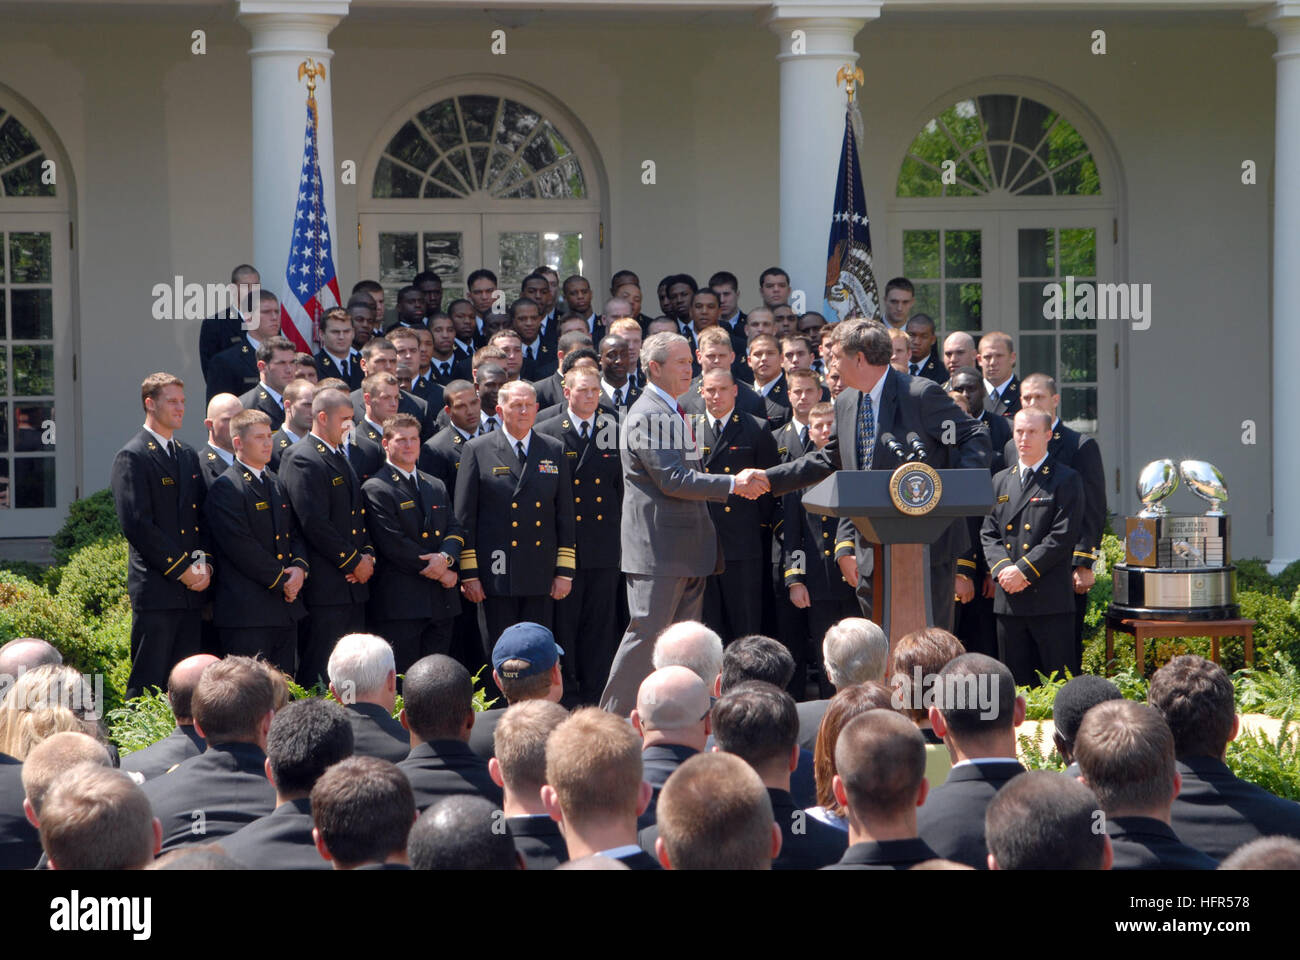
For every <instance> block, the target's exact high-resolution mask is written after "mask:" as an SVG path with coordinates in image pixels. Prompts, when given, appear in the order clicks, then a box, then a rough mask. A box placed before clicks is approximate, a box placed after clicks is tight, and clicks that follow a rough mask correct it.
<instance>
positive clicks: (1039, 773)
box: [984, 770, 1106, 870]
mask: <svg viewBox="0 0 1300 960" xmlns="http://www.w3.org/2000/svg"><path fill="white" fill-rule="evenodd" d="M1100 813H1101V802H1100V801H1099V800H1098V799H1097V795H1096V794H1095V793H1093V792H1092V791H1091V790H1090V789H1089V788H1088V787H1087V786H1086V785H1085V784H1083V783H1080V782H1079V781H1078V780H1076V779H1075V778H1074V777H1071V776H1069V775H1068V774H1064V773H1057V772H1056V771H1053V770H1030V771H1027V772H1025V773H1022V774H1019V775H1017V776H1015V777H1013V778H1012V779H1011V780H1010V782H1008V783H1007V785H1006V786H1004V787H1003V788H1002V789H1001V790H999V791H998V792H997V793H996V794H994V796H993V800H992V801H991V802H990V803H989V805H988V809H987V810H986V811H985V813H984V838H985V842H986V843H987V845H988V849H989V853H991V854H993V858H994V859H995V860H996V861H997V864H998V868H999V869H1000V870H1100V869H1101V868H1102V861H1103V858H1104V857H1105V855H1106V833H1105V831H1104V830H1101V829H1099V828H1098V825H1099V824H1100V823H1101V822H1102V820H1101V818H1100V817H1099V814H1100Z"/></svg>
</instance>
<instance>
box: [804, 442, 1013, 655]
mask: <svg viewBox="0 0 1300 960" xmlns="http://www.w3.org/2000/svg"><path fill="white" fill-rule="evenodd" d="M803 505H804V509H805V510H807V511H809V512H810V513H816V514H820V515H822V516H829V517H848V518H850V519H851V520H852V521H853V525H854V526H855V527H857V529H858V532H859V533H861V534H862V536H863V538H864V539H866V540H867V541H869V542H871V543H876V544H880V545H881V548H882V551H881V552H882V554H883V557H884V562H883V563H882V564H881V565H880V567H881V569H879V570H878V571H877V572H878V576H877V578H876V586H877V589H875V590H873V595H872V609H871V613H872V619H873V620H875V621H876V623H878V624H880V627H881V629H882V630H884V631H885V635H886V636H887V637H888V638H889V646H890V648H891V649H892V648H893V646H894V644H896V643H897V642H898V640H900V639H901V638H902V637H903V636H905V635H906V634H909V633H911V632H912V631H914V630H922V629H924V628H925V627H927V626H931V625H932V621H931V617H930V613H931V610H932V609H933V606H932V604H931V597H930V544H932V543H933V542H934V541H935V540H937V539H938V538H939V537H940V536H942V534H943V532H944V531H945V530H947V529H948V527H949V525H950V524H952V523H953V522H954V521H956V520H961V519H963V518H965V517H971V516H983V515H984V514H987V513H988V511H989V507H991V506H992V505H993V478H992V476H991V475H990V474H989V472H988V470H987V469H984V468H982V467H976V468H970V469H952V470H935V469H933V468H932V467H930V466H929V465H928V464H924V463H904V464H903V465H902V466H901V467H899V468H898V469H897V470H894V471H889V470H837V471H836V472H835V473H833V474H831V475H830V476H829V477H827V478H826V479H825V480H823V481H821V483H819V484H817V485H816V486H814V487H812V488H811V489H810V490H808V492H807V493H805V494H804V496H803ZM976 549H980V547H979V545H978V544H976ZM980 586H981V585H980V584H976V585H975V589H976V590H978V589H980Z"/></svg>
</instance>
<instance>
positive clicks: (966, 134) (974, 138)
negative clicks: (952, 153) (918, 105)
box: [939, 100, 984, 150]
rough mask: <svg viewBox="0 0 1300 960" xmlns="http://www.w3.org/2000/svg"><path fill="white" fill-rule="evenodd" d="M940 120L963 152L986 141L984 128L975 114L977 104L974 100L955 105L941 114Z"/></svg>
mask: <svg viewBox="0 0 1300 960" xmlns="http://www.w3.org/2000/svg"><path fill="white" fill-rule="evenodd" d="M939 119H941V120H942V121H943V124H944V126H945V127H947V128H948V133H949V135H950V136H951V137H952V138H953V140H955V141H956V142H957V146H959V147H961V148H962V149H963V150H966V149H969V148H971V147H973V146H974V145H975V144H977V143H979V142H980V141H981V140H983V139H984V126H983V124H981V123H980V120H979V117H978V116H977V115H976V113H975V103H974V101H972V100H962V101H960V102H958V103H955V104H953V105H952V106H951V107H949V108H948V109H947V110H945V111H944V112H943V113H941V114H939Z"/></svg>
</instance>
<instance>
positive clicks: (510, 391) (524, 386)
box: [497, 380, 537, 405]
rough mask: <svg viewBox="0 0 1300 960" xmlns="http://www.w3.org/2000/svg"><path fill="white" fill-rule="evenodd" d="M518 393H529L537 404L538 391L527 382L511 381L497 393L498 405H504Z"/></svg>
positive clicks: (503, 385)
mask: <svg viewBox="0 0 1300 960" xmlns="http://www.w3.org/2000/svg"><path fill="white" fill-rule="evenodd" d="M516 393H527V394H528V396H529V397H530V398H531V399H532V402H533V403H536V402H537V390H536V388H535V387H533V385H532V384H531V383H529V382H528V381H527V380H510V381H508V382H506V383H504V384H502V386H501V390H500V391H499V392H498V393H497V404H498V405H500V404H503V403H505V401H506V400H507V399H508V398H509V397H511V396H513V395H514V394H516Z"/></svg>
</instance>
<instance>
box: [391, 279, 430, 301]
mask: <svg viewBox="0 0 1300 960" xmlns="http://www.w3.org/2000/svg"><path fill="white" fill-rule="evenodd" d="M408 293H415V294H419V295H420V296H424V291H423V290H421V289H420V288H419V287H417V286H416V285H415V284H413V283H408V284H407V285H406V286H404V287H399V288H398V290H397V297H396V298H395V299H396V300H397V301H398V302H399V303H400V302H401V300H402V297H404V296H406V295H407V294H408Z"/></svg>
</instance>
